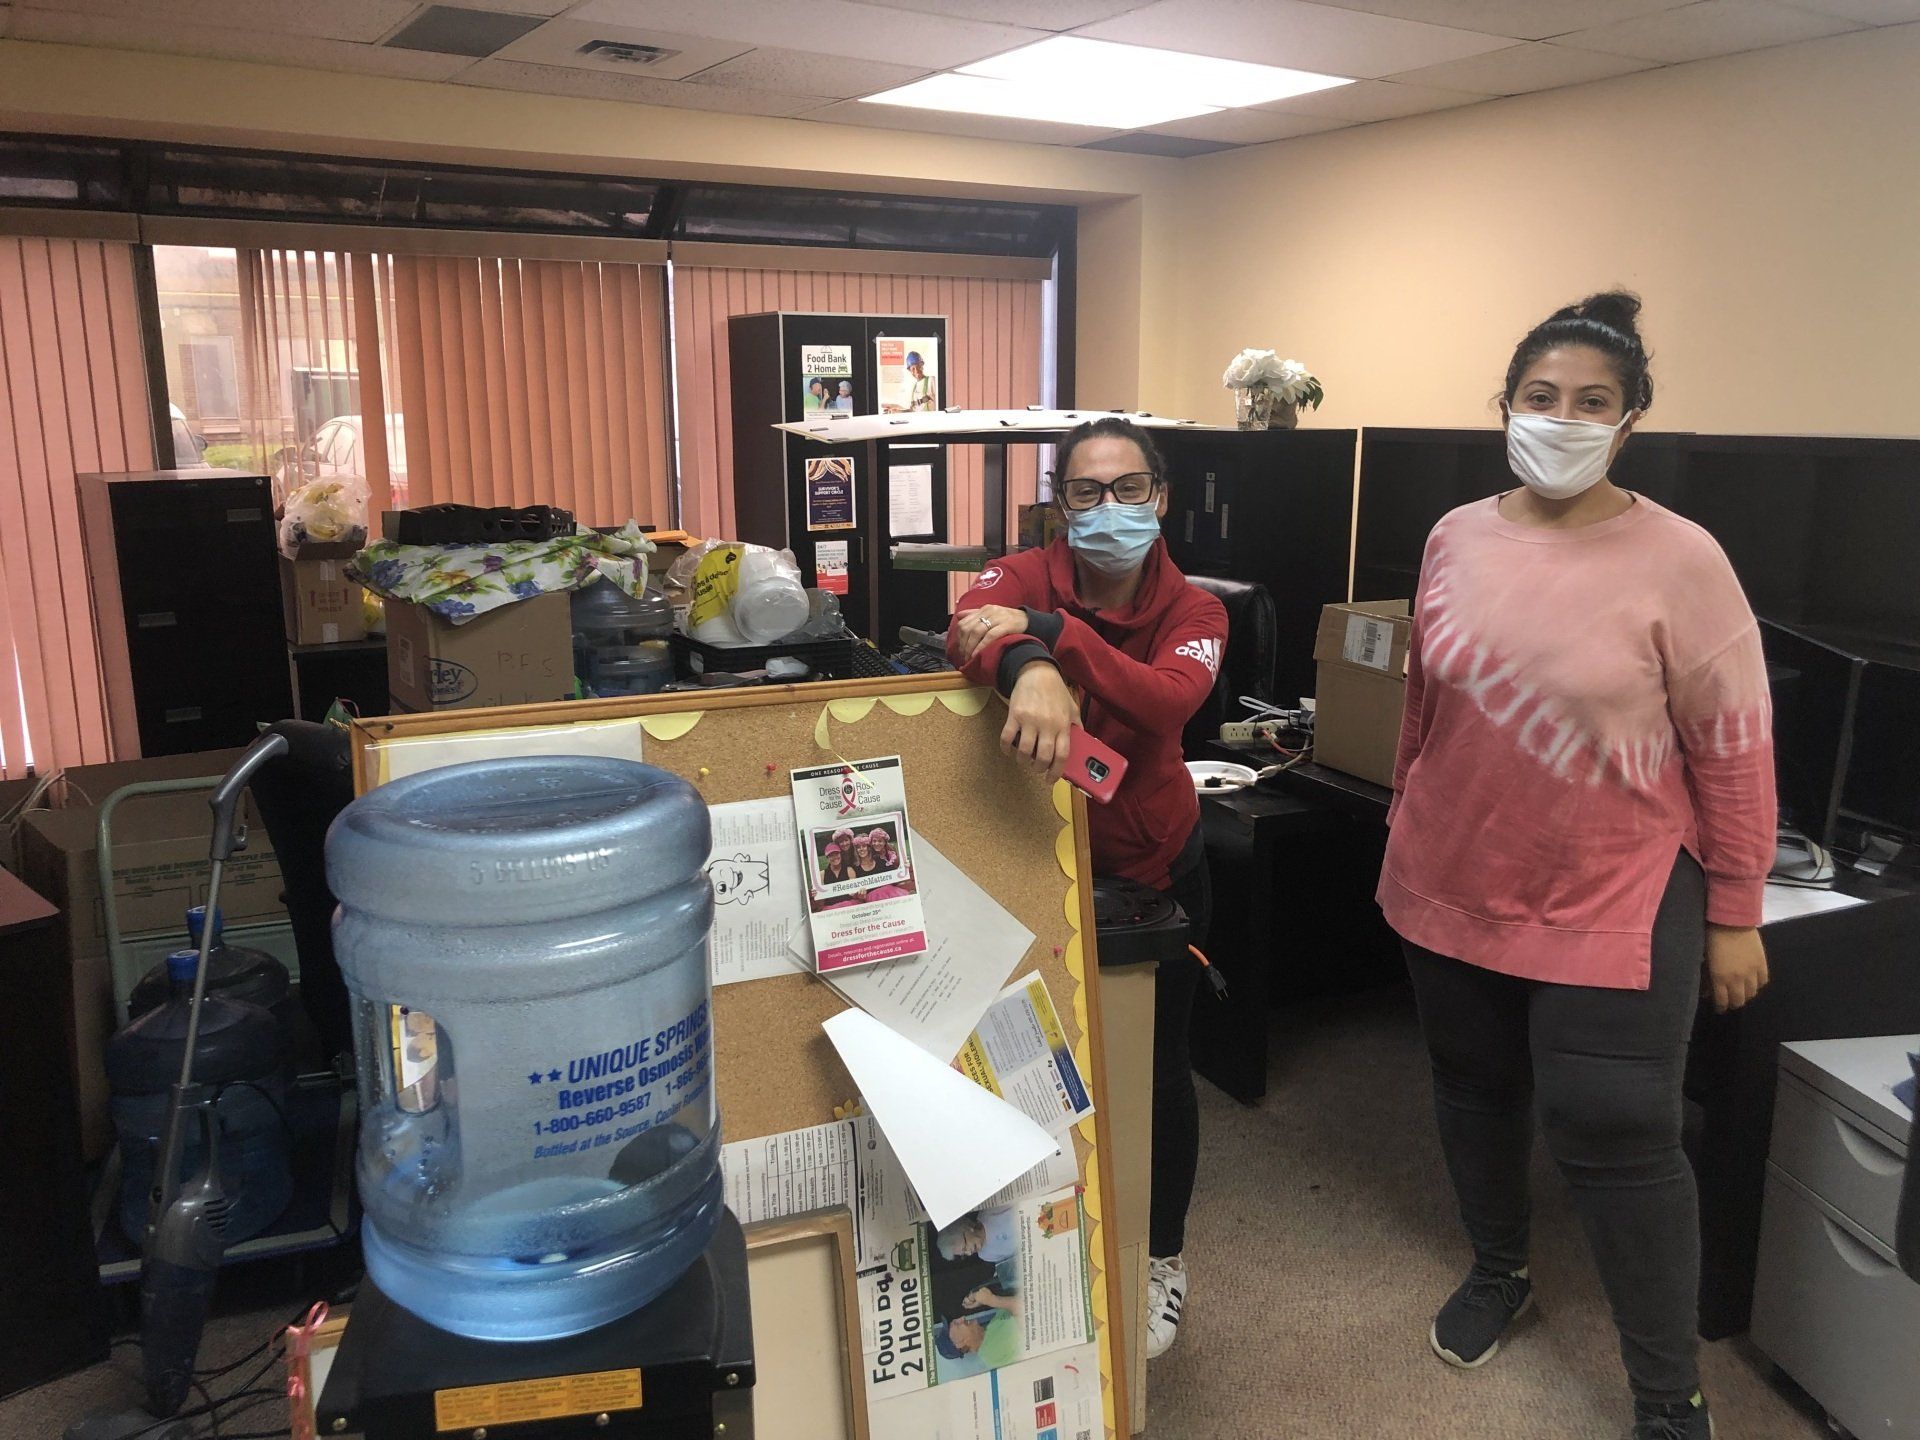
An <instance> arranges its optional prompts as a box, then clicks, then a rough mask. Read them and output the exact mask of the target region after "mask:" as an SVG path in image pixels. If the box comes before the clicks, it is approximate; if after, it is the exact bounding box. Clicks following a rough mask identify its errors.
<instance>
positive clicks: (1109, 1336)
mask: <svg viewBox="0 0 1920 1440" xmlns="http://www.w3.org/2000/svg"><path fill="white" fill-rule="evenodd" d="M1053 808H1054V810H1055V811H1056V812H1058V813H1059V815H1060V817H1061V819H1062V820H1064V821H1065V822H1066V823H1065V824H1064V825H1063V826H1061V828H1060V833H1059V835H1058V836H1056V837H1055V839H1054V845H1053V853H1054V856H1055V858H1056V859H1057V860H1058V861H1059V862H1060V869H1061V871H1062V872H1063V873H1064V874H1065V875H1066V877H1067V901H1066V906H1067V927H1068V929H1069V931H1070V932H1071V933H1070V934H1069V935H1068V936H1067V944H1066V951H1065V954H1064V955H1063V956H1062V957H1061V958H1062V959H1063V960H1064V962H1065V963H1066V967H1067V974H1069V975H1071V976H1072V977H1073V1020H1074V1024H1075V1026H1077V1027H1078V1031H1077V1033H1078V1036H1079V1038H1078V1039H1077V1040H1075V1042H1074V1046H1073V1058H1074V1062H1075V1063H1076V1064H1077V1065H1079V1067H1080V1074H1081V1077H1082V1078H1083V1079H1085V1080H1086V1081H1087V1082H1088V1083H1089V1086H1090V1088H1092V1089H1093V1090H1094V1091H1095V1093H1099V1091H1100V1088H1101V1087H1102V1086H1104V1085H1105V1083H1106V1077H1105V1076H1104V1075H1097V1074H1095V1072H1094V1068H1093V1042H1092V1040H1091V1038H1090V1037H1091V1036H1092V1034H1093V1027H1092V1025H1091V1024H1090V1023H1089V1022H1090V1017H1089V1016H1088V1014H1087V960H1086V950H1085V947H1084V945H1083V943H1082V938H1081V930H1080V886H1081V884H1082V883H1083V880H1082V877H1081V875H1080V857H1079V848H1078V846H1077V845H1076V844H1075V841H1074V835H1073V799H1072V791H1071V790H1070V789H1069V788H1068V786H1067V783H1066V781H1064V780H1060V781H1056V782H1055V783H1054V787H1053ZM1078 1128H1079V1131H1080V1133H1081V1134H1082V1135H1083V1136H1085V1137H1086V1140H1087V1143H1088V1144H1089V1145H1094V1146H1097V1145H1098V1144H1099V1140H1098V1132H1097V1131H1096V1130H1095V1128H1094V1117H1093V1116H1091V1115H1089V1116H1088V1117H1087V1118H1086V1119H1084V1120H1082V1121H1081V1122H1080V1124H1079V1127H1078ZM1081 1209H1082V1210H1083V1211H1084V1212H1085V1214H1086V1217H1087V1246H1088V1253H1089V1254H1090V1255H1096V1256H1104V1255H1105V1254H1106V1240H1105V1236H1104V1235H1103V1233H1102V1229H1103V1226H1104V1225H1105V1214H1104V1212H1105V1201H1104V1197H1103V1196H1102V1194H1101V1192H1100V1163H1099V1158H1098V1154H1097V1151H1096V1154H1095V1156H1094V1163H1093V1164H1091V1165H1089V1166H1088V1167H1087V1173H1086V1175H1085V1176H1084V1177H1083V1188H1082V1192H1081ZM1088 1293H1089V1296H1090V1298H1091V1300H1092V1302H1093V1313H1094V1314H1096V1315H1105V1316H1108V1317H1109V1319H1111V1317H1112V1313H1113V1312H1112V1311H1110V1310H1109V1309H1108V1308H1107V1271H1106V1267H1105V1266H1104V1265H1099V1264H1096V1265H1095V1266H1094V1268H1093V1280H1092V1284H1091V1285H1090V1286H1089V1287H1088ZM1117 1344H1119V1337H1118V1335H1116V1334H1115V1333H1114V1325H1113V1324H1111V1323H1109V1324H1105V1325H1102V1326H1101V1327H1100V1344H1099V1353H1100V1410H1101V1416H1102V1419H1103V1421H1104V1423H1105V1428H1106V1432H1107V1434H1109V1435H1117V1433H1118V1421H1117V1417H1116V1414H1115V1406H1114V1398H1113V1395H1114V1382H1113V1347H1114V1346H1115V1345H1117ZM1119 1440H1126V1437H1125V1436H1120V1437H1119Z"/></svg>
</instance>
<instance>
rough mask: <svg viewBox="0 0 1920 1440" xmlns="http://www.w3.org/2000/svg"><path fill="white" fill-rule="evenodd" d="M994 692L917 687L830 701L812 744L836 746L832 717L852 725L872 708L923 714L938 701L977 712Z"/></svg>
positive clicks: (816, 724) (978, 688) (962, 710)
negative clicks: (829, 723)
mask: <svg viewBox="0 0 1920 1440" xmlns="http://www.w3.org/2000/svg"><path fill="white" fill-rule="evenodd" d="M991 694H992V692H991V691H989V690H986V689H984V688H983V687H981V686H978V685H976V686H973V687H971V688H969V689H966V690H916V691H914V692H913V693H912V694H910V695H867V696H862V697H859V698H856V699H848V700H829V701H827V703H826V704H824V705H822V706H821V707H820V718H819V719H818V720H816V721H815V722H814V725H813V743H814V744H816V745H818V746H819V747H820V748H821V749H822V750H831V749H833V737H832V735H831V734H830V733H829V731H828V728H827V721H828V720H829V719H833V720H838V721H839V722H840V723H841V724H843V725H853V724H857V723H858V722H860V721H862V720H864V719H866V718H867V716H868V715H870V714H872V713H873V707H874V706H876V705H884V706H886V707H887V709H889V710H891V711H892V712H893V713H894V714H896V715H924V714H926V713H927V711H929V710H931V709H932V708H933V707H934V705H935V703H936V702H937V703H939V704H941V705H944V706H946V707H947V709H949V710H951V711H952V712H953V713H954V714H956V715H978V714H979V713H980V712H981V711H982V710H984V709H986V708H987V699H988V697H989V696H990V695H991Z"/></svg>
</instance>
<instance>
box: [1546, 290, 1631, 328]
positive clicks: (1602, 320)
mask: <svg viewBox="0 0 1920 1440" xmlns="http://www.w3.org/2000/svg"><path fill="white" fill-rule="evenodd" d="M1561 313H1562V314H1563V315H1565V316H1566V317H1567V318H1568V319H1573V318H1575V317H1578V318H1579V319H1582V320H1593V321H1597V322H1598V323H1599V324H1602V325H1606V326H1608V327H1610V328H1611V329H1614V330H1618V331H1619V332H1620V333H1621V334H1622V335H1628V336H1631V337H1632V338H1633V339H1635V340H1638V339H1639V338H1640V327H1639V320H1640V297H1639V296H1638V295H1635V294H1633V293H1632V292H1630V291H1627V290H1603V291H1601V292H1600V293H1599V294H1597V295H1589V296H1588V297H1587V298H1586V299H1584V300H1582V301H1581V302H1580V303H1579V304H1578V305H1574V306H1570V307H1569V308H1568V309H1567V310H1565V311H1562V312H1561ZM1555 318H1556V319H1558V318H1559V316H1556V317H1555Z"/></svg>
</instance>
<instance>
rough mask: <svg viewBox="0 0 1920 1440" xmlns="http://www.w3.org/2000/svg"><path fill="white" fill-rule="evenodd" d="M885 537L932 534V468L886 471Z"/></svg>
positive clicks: (890, 468)
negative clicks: (886, 534)
mask: <svg viewBox="0 0 1920 1440" xmlns="http://www.w3.org/2000/svg"><path fill="white" fill-rule="evenodd" d="M887 533H888V534H889V535H892V536H893V537H895V538H896V539H898V538H899V537H900V536H903V535H931V534H933V466H931V465H890V466H888V467H887Z"/></svg>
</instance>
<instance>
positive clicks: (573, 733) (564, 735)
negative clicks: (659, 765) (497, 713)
mask: <svg viewBox="0 0 1920 1440" xmlns="http://www.w3.org/2000/svg"><path fill="white" fill-rule="evenodd" d="M645 739H646V736H645V732H644V731H642V730H641V728H640V720H639V718H638V717H637V716H635V717H633V718H630V719H624V720H591V721H585V722H582V723H578V724H566V725H521V726H517V727H515V728H514V729H511V730H469V731H465V732H461V733H456V734H452V735H418V736H413V737H410V738H407V739H402V740H382V741H378V742H376V743H375V745H374V752H375V754H376V755H377V756H378V757H379V759H378V767H379V768H378V771H377V773H378V774H379V777H380V783H381V784H383V785H384V784H385V783H386V782H387V781H389V780H400V779H404V778H405V777H406V776H408V775H418V774H419V773H420V772H421V771H422V770H438V769H439V768H440V767H441V766H443V765H464V764H466V763H467V762H468V761H470V760H505V759H508V758H511V757H514V756H520V755H605V756H609V757H611V758H613V759H616V760H640V759H644V758H645V756H644V755H643V754H642V748H643V746H644V743H645Z"/></svg>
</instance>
